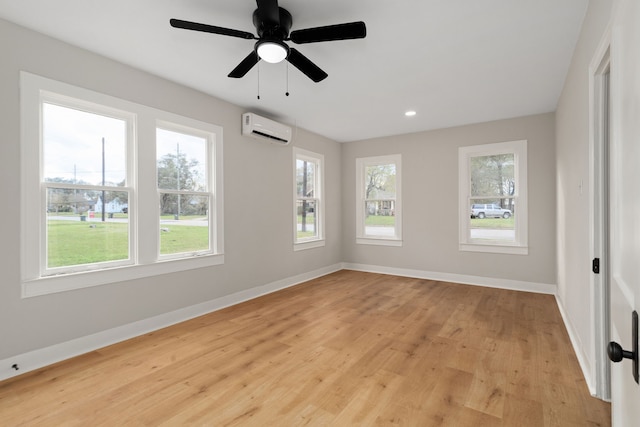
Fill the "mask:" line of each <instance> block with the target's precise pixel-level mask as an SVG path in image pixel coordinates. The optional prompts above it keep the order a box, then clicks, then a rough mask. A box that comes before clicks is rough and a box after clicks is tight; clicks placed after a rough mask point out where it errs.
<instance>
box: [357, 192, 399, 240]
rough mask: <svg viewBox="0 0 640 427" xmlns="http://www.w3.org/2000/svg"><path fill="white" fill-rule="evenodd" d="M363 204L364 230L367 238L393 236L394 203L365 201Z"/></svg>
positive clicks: (390, 201) (394, 220)
mask: <svg viewBox="0 0 640 427" xmlns="http://www.w3.org/2000/svg"><path fill="white" fill-rule="evenodd" d="M364 204H365V220H364V229H365V235H367V236H380V237H393V236H395V226H396V217H395V201H394V200H367V201H365V202H364Z"/></svg>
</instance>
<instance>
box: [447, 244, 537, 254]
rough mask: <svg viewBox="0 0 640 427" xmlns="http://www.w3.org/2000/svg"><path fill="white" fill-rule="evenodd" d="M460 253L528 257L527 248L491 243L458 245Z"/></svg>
mask: <svg viewBox="0 0 640 427" xmlns="http://www.w3.org/2000/svg"><path fill="white" fill-rule="evenodd" d="M459 250H460V251H465V252H486V253H496V254H511V255H529V247H528V246H516V245H504V244H491V243H485V244H481V243H460V246H459Z"/></svg>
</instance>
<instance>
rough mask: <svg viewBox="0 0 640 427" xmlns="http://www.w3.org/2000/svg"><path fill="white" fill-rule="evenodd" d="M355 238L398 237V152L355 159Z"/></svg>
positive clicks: (384, 240) (369, 241)
mask: <svg viewBox="0 0 640 427" xmlns="http://www.w3.org/2000/svg"><path fill="white" fill-rule="evenodd" d="M356 169H357V171H358V183H357V185H358V188H357V190H358V192H357V194H358V205H357V208H356V215H357V227H358V232H357V242H358V243H367V244H397V243H399V242H400V241H401V239H402V234H401V230H402V227H401V218H402V217H401V215H400V213H401V206H400V155H394V156H382V157H368V158H361V159H357V160H356Z"/></svg>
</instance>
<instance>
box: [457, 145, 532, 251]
mask: <svg viewBox="0 0 640 427" xmlns="http://www.w3.org/2000/svg"><path fill="white" fill-rule="evenodd" d="M459 156H460V160H459V163H460V165H459V171H460V214H459V215H460V249H461V250H470V251H484V252H505V253H516V254H526V253H527V252H528V249H527V198H526V194H527V191H526V189H527V186H526V181H527V180H526V141H511V142H504V143H497V144H487V145H479V146H472V147H461V148H460V150H459Z"/></svg>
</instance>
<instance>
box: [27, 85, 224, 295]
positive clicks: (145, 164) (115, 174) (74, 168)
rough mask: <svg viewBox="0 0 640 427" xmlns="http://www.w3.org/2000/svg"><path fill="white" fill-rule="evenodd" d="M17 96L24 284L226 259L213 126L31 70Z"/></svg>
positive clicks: (67, 284) (73, 283)
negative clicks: (18, 99)
mask: <svg viewBox="0 0 640 427" xmlns="http://www.w3.org/2000/svg"><path fill="white" fill-rule="evenodd" d="M21 102H22V125H23V127H22V129H23V135H22V145H21V147H22V152H21V155H22V205H21V209H22V212H23V218H24V221H23V222H22V229H21V232H22V239H21V240H22V248H21V263H22V284H23V295H24V296H33V295H40V294H46V293H51V292H58V291H63V290H69V289H76V288H80V287H85V286H93V285H98V284H104V283H111V282H116V281H122V280H127V279H132V278H137V277H145V276H151V275H155V274H162V273H166V272H171V271H180V270H185V269H190V268H198V267H203V266H207V265H215V264H220V263H222V262H223V257H222V233H221V232H222V229H221V228H222V210H221V208H222V206H221V202H222V199H221V173H220V170H219V169H220V168H219V164H220V163H219V162H220V160H221V159H220V154H221V148H222V146H221V144H222V141H221V137H222V130H221V129H220V128H219V127H218V126H215V125H211V124H208V123H203V122H199V121H195V120H192V119H188V118H185V117H181V116H176V115H173V114H170V113H166V112H163V111H159V110H156V109H153V108H149V107H145V106H142V105H138V104H134V103H130V102H127V101H123V100H120V99H116V98H112V97H109V96H106V95H102V94H99V93H95V92H92V91H88V90H85V89H81V88H77V87H74V86H70V85H67V84H64V83H60V82H56V81H53V80H49V79H45V78H42V77H38V76H34V75H31V74H28V73H22V75H21Z"/></svg>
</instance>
